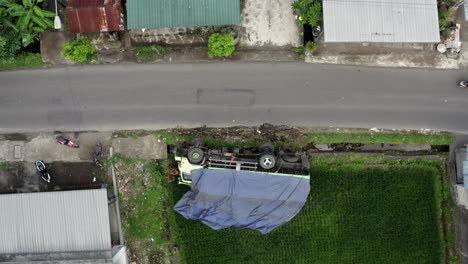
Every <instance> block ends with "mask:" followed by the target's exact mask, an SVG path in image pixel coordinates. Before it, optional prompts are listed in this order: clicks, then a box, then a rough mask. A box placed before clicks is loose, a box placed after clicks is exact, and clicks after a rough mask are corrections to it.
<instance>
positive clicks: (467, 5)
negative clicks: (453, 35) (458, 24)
mask: <svg viewBox="0 0 468 264" xmlns="http://www.w3.org/2000/svg"><path fill="white" fill-rule="evenodd" d="M463 12H464V13H465V21H468V1H465V3H464V4H463Z"/></svg>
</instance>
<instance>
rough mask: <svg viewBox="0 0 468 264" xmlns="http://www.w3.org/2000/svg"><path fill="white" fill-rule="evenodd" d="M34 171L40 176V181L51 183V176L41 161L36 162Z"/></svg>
mask: <svg viewBox="0 0 468 264" xmlns="http://www.w3.org/2000/svg"><path fill="white" fill-rule="evenodd" d="M36 169H37V171H38V172H39V173H40V174H41V178H42V180H44V181H45V182H47V183H50V182H51V181H52V176H51V175H50V173H49V172H48V171H47V166H46V165H45V163H44V162H43V161H42V160H38V161H36Z"/></svg>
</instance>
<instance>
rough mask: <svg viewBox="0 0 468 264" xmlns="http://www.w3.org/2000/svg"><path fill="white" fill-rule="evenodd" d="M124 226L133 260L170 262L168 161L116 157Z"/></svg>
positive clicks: (119, 155)
mask: <svg viewBox="0 0 468 264" xmlns="http://www.w3.org/2000/svg"><path fill="white" fill-rule="evenodd" d="M112 162H113V163H114V164H115V165H116V166H115V167H116V175H117V178H118V181H119V185H118V186H119V197H118V198H119V202H120V208H121V217H122V227H123V230H124V233H125V237H126V239H127V245H128V247H129V249H130V251H131V252H132V254H131V256H130V258H131V260H133V261H135V262H137V263H166V260H168V259H169V252H170V250H169V237H170V235H169V230H168V229H167V228H166V226H167V224H166V223H167V211H168V207H167V200H168V197H169V189H168V182H167V177H166V175H167V173H168V172H167V162H165V161H151V160H144V159H133V158H128V157H125V156H123V155H121V154H115V155H114V156H113V157H112Z"/></svg>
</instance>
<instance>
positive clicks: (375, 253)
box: [170, 158, 453, 264]
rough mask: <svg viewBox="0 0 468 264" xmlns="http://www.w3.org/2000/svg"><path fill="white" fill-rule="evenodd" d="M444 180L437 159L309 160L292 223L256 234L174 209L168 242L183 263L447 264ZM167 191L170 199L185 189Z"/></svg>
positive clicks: (449, 244)
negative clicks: (307, 183) (301, 202)
mask: <svg viewBox="0 0 468 264" xmlns="http://www.w3.org/2000/svg"><path fill="white" fill-rule="evenodd" d="M444 177H445V167H444V162H443V161H441V160H418V161H416V160H414V161H406V160H405V161H400V160H392V161H388V160H382V159H379V158H365V159H364V158H362V159H360V158H353V159H346V158H340V159H335V158H320V159H315V160H313V161H312V162H311V192H310V195H309V198H308V201H307V203H306V205H305V206H304V208H303V209H302V211H301V212H300V213H299V214H298V215H297V216H296V217H295V218H293V219H292V220H291V221H290V222H288V223H286V224H284V225H282V226H280V227H279V228H277V229H275V230H273V231H271V232H270V233H268V234H266V235H262V234H261V233H260V232H258V231H253V230H236V229H234V228H229V229H225V230H219V231H214V230H211V229H210V228H209V227H207V226H205V225H203V224H202V223H201V222H199V221H195V220H186V219H185V218H183V217H182V216H181V215H179V214H177V213H174V214H172V216H171V217H170V218H171V219H170V226H171V236H172V241H173V243H175V244H176V245H177V247H178V255H179V263H187V264H197V263H200V264H206V263H209V264H217V263H220V264H221V263H222V264H228V263H233V264H250V263H251V264H259V263H264V264H266V263H274V264H278V263H284V264H290V263H291V264H292V263H297V264H299V263H301V264H313V263H319V264H327V263H330V264H331V263H340V264H343V263H355V264H359V263H379V264H384V263H389V264H395V263H399V264H403V263H408V264H418V263H445V262H448V252H449V251H450V250H451V249H450V247H452V246H453V241H449V240H450V239H447V237H448V236H450V234H445V233H448V232H451V231H450V230H449V231H446V232H442V222H444V223H447V222H450V221H451V217H450V213H447V212H448V211H447V208H443V207H441V205H442V204H444V206H445V205H447V204H450V203H447V201H448V200H450V198H449V194H448V191H447V186H446V182H445V180H444ZM170 188H171V189H172V201H171V203H175V202H177V201H178V200H179V199H180V197H181V196H182V195H183V194H184V193H185V192H186V191H188V189H189V188H188V187H187V186H182V185H177V184H176V183H173V184H172V185H171V187H170ZM440 219H443V221H439V220H440ZM450 237H451V236H450ZM451 239H453V238H451Z"/></svg>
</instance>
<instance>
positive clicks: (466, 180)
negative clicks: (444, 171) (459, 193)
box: [463, 160, 468, 189]
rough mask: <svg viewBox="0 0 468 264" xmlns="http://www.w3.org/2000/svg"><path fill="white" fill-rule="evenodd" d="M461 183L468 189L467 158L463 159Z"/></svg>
mask: <svg viewBox="0 0 468 264" xmlns="http://www.w3.org/2000/svg"><path fill="white" fill-rule="evenodd" d="M463 185H464V186H465V189H468V160H464V161H463Z"/></svg>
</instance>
